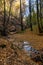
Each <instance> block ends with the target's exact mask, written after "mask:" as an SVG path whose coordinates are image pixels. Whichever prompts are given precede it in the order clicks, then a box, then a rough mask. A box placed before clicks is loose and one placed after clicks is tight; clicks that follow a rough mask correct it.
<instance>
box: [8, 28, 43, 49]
mask: <svg viewBox="0 0 43 65" xmlns="http://www.w3.org/2000/svg"><path fill="white" fill-rule="evenodd" d="M36 32H37V31H36ZM10 38H11V39H9V40H10V41H17V42H20V41H28V42H29V43H30V45H32V46H33V47H34V48H36V49H41V48H43V34H36V33H34V32H32V31H29V29H27V30H26V31H24V32H21V33H17V34H13V35H10ZM12 39H13V40H12Z"/></svg>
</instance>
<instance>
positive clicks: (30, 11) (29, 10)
mask: <svg viewBox="0 0 43 65" xmlns="http://www.w3.org/2000/svg"><path fill="white" fill-rule="evenodd" d="M29 13H30V15H29V16H30V19H29V20H30V28H31V31H32V30H33V28H32V21H31V0H29Z"/></svg>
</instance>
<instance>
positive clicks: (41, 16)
mask: <svg viewBox="0 0 43 65" xmlns="http://www.w3.org/2000/svg"><path fill="white" fill-rule="evenodd" d="M41 9H42V8H41V0H40V23H41V28H42V27H43V26H42V13H41Z"/></svg>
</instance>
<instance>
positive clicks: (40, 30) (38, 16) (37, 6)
mask: <svg viewBox="0 0 43 65" xmlns="http://www.w3.org/2000/svg"><path fill="white" fill-rule="evenodd" d="M36 3H37V23H38V29H39V32H40V33H41V27H40V23H39V9H38V0H36Z"/></svg>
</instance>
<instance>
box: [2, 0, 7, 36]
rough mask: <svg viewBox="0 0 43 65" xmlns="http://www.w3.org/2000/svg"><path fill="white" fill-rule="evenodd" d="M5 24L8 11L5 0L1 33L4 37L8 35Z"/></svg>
mask: <svg viewBox="0 0 43 65" xmlns="http://www.w3.org/2000/svg"><path fill="white" fill-rule="evenodd" d="M5 22H6V10H5V0H4V22H3V31H2V33H1V34H2V35H3V36H6V35H7V33H6V24H5Z"/></svg>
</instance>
